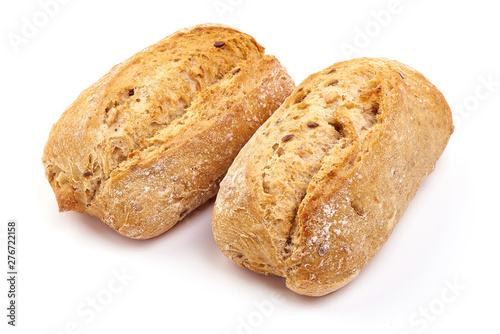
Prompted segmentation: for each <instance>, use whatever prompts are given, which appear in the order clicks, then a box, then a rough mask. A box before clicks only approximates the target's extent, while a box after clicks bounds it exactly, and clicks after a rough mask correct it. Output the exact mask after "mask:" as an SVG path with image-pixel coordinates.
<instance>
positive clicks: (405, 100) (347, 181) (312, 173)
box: [213, 58, 453, 296]
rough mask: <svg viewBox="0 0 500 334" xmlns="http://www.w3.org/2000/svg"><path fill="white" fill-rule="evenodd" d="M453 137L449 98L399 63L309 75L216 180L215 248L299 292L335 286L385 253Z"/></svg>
mask: <svg viewBox="0 0 500 334" xmlns="http://www.w3.org/2000/svg"><path fill="white" fill-rule="evenodd" d="M452 132H453V125H452V121H451V111H450V109H449V107H448V105H447V103H446V101H445V99H444V97H443V96H442V95H441V93H440V92H439V91H438V90H437V89H436V88H435V87H434V86H433V85H432V84H431V83H429V81H427V80H426V79H425V78H424V77H423V76H422V75H421V74H420V73H418V72H416V71H415V70H413V69H411V68H409V67H408V66H405V65H403V64H401V63H398V62H395V61H390V60H387V59H369V58H361V59H355V60H350V61H346V62H342V63H337V64H334V65H333V66H331V67H329V68H327V69H325V70H323V71H321V72H319V73H316V74H313V75H311V76H310V77H309V78H307V79H306V80H305V81H304V82H303V83H302V84H300V85H299V86H298V87H297V89H296V91H295V92H294V93H293V94H292V95H291V96H290V97H289V98H288V99H287V100H286V101H285V103H284V104H283V106H282V107H281V108H280V109H278V111H276V112H275V113H274V114H273V116H272V117H271V118H269V120H268V121H267V122H266V123H264V125H263V126H262V127H261V128H260V129H259V130H258V131H257V133H256V134H255V135H254V137H253V138H252V139H251V140H250V141H249V142H248V143H247V145H246V146H245V147H244V148H243V149H242V150H241V152H240V154H239V155H238V157H237V158H236V159H235V161H234V163H233V165H232V166H231V168H230V169H229V171H228V174H227V176H226V178H225V179H224V180H223V182H222V183H221V189H220V192H219V195H218V197H217V201H216V204H215V208H214V216H213V230H214V235H215V239H216V241H217V244H218V245H219V247H220V248H221V250H222V251H223V252H224V254H226V255H227V256H228V257H229V258H230V259H231V260H233V261H234V262H235V263H237V264H239V265H241V266H244V267H247V268H249V269H251V270H254V271H257V272H260V273H265V274H273V275H280V276H283V277H285V278H286V282H287V286H288V287H289V288H290V289H292V290H294V291H296V292H297V293H300V294H305V295H310V296H321V295H324V294H327V293H330V292H332V291H334V290H336V289H339V288H340V287H342V286H344V285H345V284H347V283H348V282H350V281H351V280H352V279H354V277H356V276H357V275H358V273H359V271H360V270H361V269H362V268H363V267H364V266H365V265H366V264H367V263H368V262H369V261H370V260H371V259H372V258H373V256H375V254H376V253H377V252H378V250H379V249H380V248H381V247H382V246H383V244H384V243H385V241H386V240H387V238H388V237H389V235H390V233H391V232H392V230H393V228H394V226H395V224H396V223H397V221H398V220H399V218H400V217H401V216H402V214H403V213H404V211H405V210H406V207H407V206H408V204H409V202H410V201H411V199H412V198H413V197H414V195H415V193H416V191H417V190H418V188H419V186H420V184H421V182H422V181H423V180H424V179H425V177H426V176H427V175H428V174H429V173H430V172H431V171H432V170H433V168H434V165H435V162H436V161H437V159H438V158H439V156H440V155H441V153H442V151H443V150H444V148H445V146H446V144H447V142H448V139H449V136H450V135H451V133H452ZM290 136H291V138H289V137H290ZM285 139H286V140H285Z"/></svg>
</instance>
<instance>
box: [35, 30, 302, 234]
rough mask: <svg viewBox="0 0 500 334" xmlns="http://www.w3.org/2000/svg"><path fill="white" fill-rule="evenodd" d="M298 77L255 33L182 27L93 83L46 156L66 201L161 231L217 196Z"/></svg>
mask: <svg viewBox="0 0 500 334" xmlns="http://www.w3.org/2000/svg"><path fill="white" fill-rule="evenodd" d="M294 87H295V85H294V83H293V81H292V80H291V78H290V77H289V76H288V74H287V72H286V70H285V68H284V67H283V66H281V64H280V63H279V62H278V60H277V59H276V58H274V57H273V56H268V55H264V48H263V47H262V46H260V45H259V44H258V43H257V42H256V41H255V40H254V39H253V38H252V37H251V36H249V35H247V34H244V33H242V32H240V31H238V30H235V29H232V28H229V27H226V26H222V25H199V26H195V27H192V28H186V29H183V30H180V31H178V32H176V33H174V34H172V35H170V36H168V37H166V38H165V39H163V40H162V41H160V42H159V43H157V44H155V45H153V46H150V47H148V48H146V49H145V50H143V51H141V52H139V53H138V54H136V55H134V56H133V57H131V58H130V59H128V60H126V61H125V62H123V63H121V64H119V65H117V66H115V67H114V68H113V69H112V70H111V71H110V72H109V73H108V74H106V75H105V76H104V77H103V78H101V79H100V80H99V81H97V82H96V83H94V84H93V85H92V86H90V87H89V88H88V89H86V90H85V91H83V92H82V93H81V94H80V96H79V97H78V98H77V100H76V101H75V102H74V103H73V104H72V105H71V106H70V107H69V108H68V109H67V110H66V111H65V112H64V114H63V115H62V116H61V118H60V119H59V120H58V122H57V123H56V124H54V126H53V128H52V130H51V132H50V136H49V139H48V141H47V144H46V146H45V150H44V153H43V158H42V161H43V164H44V166H45V174H46V177H47V179H48V180H49V182H50V184H51V186H52V188H53V190H54V193H55V195H56V198H57V202H58V204H59V209H60V211H69V210H73V211H78V212H82V213H86V214H90V215H93V216H96V217H98V218H100V219H102V220H103V221H104V222H105V223H106V224H107V225H109V226H110V227H112V228H113V229H115V230H117V231H118V232H120V233H121V234H123V235H126V236H128V237H132V238H138V239H146V238H151V237H154V236H157V235H159V234H161V233H163V232H165V231H167V230H168V229H169V228H171V227H172V226H173V225H175V224H176V223H177V222H178V221H180V220H181V219H182V218H184V217H185V216H186V215H187V214H188V213H189V212H191V211H192V210H194V209H195V208H196V207H197V206H199V205H201V204H202V203H204V202H205V201H206V200H208V199H209V198H211V197H212V196H214V195H215V194H216V192H217V190H218V187H219V182H220V180H221V179H222V177H223V176H224V174H225V173H226V171H227V169H228V167H229V165H230V164H231V162H232V160H233V159H234V157H235V156H236V154H237V153H238V151H239V150H240V149H241V147H242V146H243V145H244V144H245V143H246V142H247V141H248V139H249V138H250V137H251V136H252V134H253V133H254V132H255V131H256V130H257V128H258V127H259V126H260V125H261V124H262V123H263V122H264V121H265V120H266V119H267V118H268V117H269V116H270V115H271V114H272V113H273V112H274V111H275V110H276V109H277V108H278V107H279V105H280V104H281V103H282V102H283V101H284V100H285V98H286V97H287V96H288V95H290V93H291V92H292V91H293V89H294Z"/></svg>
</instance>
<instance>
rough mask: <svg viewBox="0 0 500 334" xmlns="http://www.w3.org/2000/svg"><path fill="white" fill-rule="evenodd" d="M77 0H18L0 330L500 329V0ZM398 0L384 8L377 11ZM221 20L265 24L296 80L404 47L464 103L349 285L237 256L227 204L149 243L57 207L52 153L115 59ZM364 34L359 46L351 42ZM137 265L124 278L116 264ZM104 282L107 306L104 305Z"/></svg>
mask: <svg viewBox="0 0 500 334" xmlns="http://www.w3.org/2000/svg"><path fill="white" fill-rule="evenodd" d="M44 1H48V0H44ZM61 2H62V0H61ZM67 2H68V3H67V4H61V5H59V8H58V10H57V12H56V13H55V14H54V15H53V17H50V18H49V19H48V20H47V22H43V15H44V14H40V12H41V11H42V7H41V5H40V4H39V3H38V2H37V1H34V0H23V1H2V6H1V11H0V22H1V23H0V25H1V30H2V31H1V39H0V45H1V53H0V57H1V59H0V74H1V76H0V77H1V79H0V85H1V86H0V91H1V97H2V101H1V120H0V126H1V143H2V151H1V166H0V168H1V172H0V178H1V188H0V196H1V198H0V208H1V212H0V222H1V233H2V234H0V236H1V237H2V239H1V242H2V245H1V248H0V253H1V255H0V261H1V262H2V263H1V265H0V268H2V271H1V272H2V273H1V274H0V278H1V280H0V282H1V284H0V309H1V310H2V311H0V313H1V314H0V319H1V324H0V328H1V329H0V332H2V333H5V332H6V331H5V329H8V333H43V334H48V333H53V334H55V333H221V334H222V333H231V334H232V333H282V332H288V333H386V334H387V333H389V334H392V333H394V334H402V333H410V334H413V333H470V332H474V333H478V332H480V333H498V330H499V327H500V326H499V324H498V313H499V311H500V307H499V306H498V300H499V299H500V291H499V284H498V280H499V275H498V270H497V268H496V267H497V266H498V255H499V253H500V224H499V217H498V213H497V210H498V206H499V204H498V200H499V195H498V189H499V188H500V182H499V177H498V159H497V158H496V157H498V152H499V149H498V143H499V140H498V133H497V131H498V124H500V116H499V115H500V114H499V105H500V85H499V82H500V68H499V65H498V64H499V62H498V60H499V59H500V48H499V42H498V38H499V33H500V23H499V22H500V20H499V19H498V10H497V9H495V7H494V4H495V1H491V0H476V1H437V0H419V1H417V0H414V1H410V0H400V1H399V6H396V10H394V8H393V7H392V6H391V5H390V3H391V1H389V0H377V1H368V0H365V1H270V0H267V1H251V0H221V1H213V0H205V1H201V0H200V1H180V0H178V1H153V0H142V1H129V0H120V1H118V0H116V1H98V0H86V1H82V0H72V1H67ZM220 3H222V4H226V5H227V6H229V7H226V9H225V11H224V12H222V13H220V12H219V13H218V12H217V11H216V9H215V7H214V5H216V4H219V5H220ZM389 9H391V10H392V11H393V14H391V15H390V17H387V16H382V18H384V19H385V21H384V22H382V23H383V24H381V23H377V21H376V19H375V16H377V15H374V14H373V13H381V11H388V10H389ZM34 16H35V18H37V19H38V20H39V21H37V22H38V24H39V25H43V26H42V27H40V28H39V30H38V32H37V33H36V34H34V36H28V37H29V38H26V40H25V42H26V43H24V44H22V45H19V46H18V48H17V49H18V50H17V51H16V48H15V47H13V45H12V44H11V42H10V41H9V37H8V36H10V37H11V38H12V36H13V34H17V35H21V33H22V27H23V25H25V24H26V23H25V22H26V21H25V20H28V21H30V22H33V20H34V18H33V17H34ZM378 16H379V20H380V15H378ZM40 20H41V21H40ZM207 22H220V23H225V24H229V25H232V26H235V27H237V28H239V29H241V30H243V31H244V32H247V33H249V34H251V35H253V36H254V37H255V38H256V40H257V41H258V42H259V43H261V44H262V45H264V46H265V47H266V48H267V52H268V53H270V54H274V55H276V56H277V57H278V59H280V61H281V62H282V63H283V64H284V65H285V66H286V67H287V68H288V71H289V73H290V74H291V76H292V77H293V78H294V80H295V81H296V83H297V84H298V83H300V82H301V81H302V80H303V79H304V78H305V77H306V76H307V75H308V74H311V73H314V72H316V71H319V70H321V69H323V68H325V67H327V66H329V65H331V64H333V63H334V62H336V61H340V60H345V59H348V58H353V57H359V56H384V57H388V58H392V59H396V60H399V61H401V62H404V63H406V64H408V65H410V66H412V67H414V68H416V69H417V70H419V71H420V72H422V73H423V74H424V75H426V76H427V77H428V78H429V79H430V80H431V81H432V82H433V83H434V84H435V85H436V86H437V87H438V88H439V89H440V90H441V91H442V92H443V94H444V95H445V97H446V98H447V100H448V102H449V103H450V105H451V106H452V109H453V111H454V112H455V120H456V131H455V133H454V134H453V136H452V138H451V140H450V143H449V145H448V147H447V149H446V151H445V153H444V154H443V156H442V157H441V159H440V161H439V162H438V164H437V168H436V170H435V172H434V173H433V174H431V176H429V178H428V179H427V180H426V181H425V182H424V184H423V185H422V187H421V189H420V190H419V192H418V194H417V196H416V198H415V199H414V201H413V202H412V203H411V205H410V207H409V208H408V210H407V212H406V213H405V215H404V217H403V218H402V219H401V221H400V223H399V224H398V226H397V227H396V229H395V231H394V233H393V235H392V236H391V238H390V239H389V241H388V242H387V244H386V245H385V246H384V248H383V249H382V251H381V252H380V253H379V254H378V255H377V256H376V258H375V259H374V260H373V261H372V262H371V263H370V264H369V265H368V266H367V267H366V268H365V269H364V270H363V271H362V273H361V274H360V276H359V277H358V278H357V279H356V280H354V281H353V282H352V283H350V284H349V285H348V286H346V287H345V288H343V289H341V290H339V291H338V292H335V293H332V294H330V295H328V296H326V297H322V298H310V297H303V296H299V295H296V294H294V293H293V292H291V291H288V290H287V289H286V288H285V287H284V282H283V280H282V279H280V278H272V277H265V276H261V275H258V274H254V273H253V272H250V271H248V270H245V269H242V268H239V267H237V266H236V265H234V264H232V263H231V262H230V261H229V260H228V259H226V258H225V257H224V256H223V255H222V253H221V252H220V251H219V249H218V248H217V246H216V244H215V242H214V240H213V237H212V232H211V222H210V218H211V213H212V206H213V202H210V203H208V204H206V205H204V206H203V207H201V208H200V209H198V210H197V211H196V212H195V213H193V214H191V215H190V216H189V217H188V218H187V219H185V221H183V222H182V223H180V224H178V225H177V226H176V227H175V228H173V229H172V230H171V231H169V232H168V233H166V234H164V235H162V236H160V237H158V238H155V239H153V240H149V241H136V240H130V239H127V238H125V237H122V236H120V235H119V234H117V233H116V232H114V231H112V230H111V229H109V228H108V227H106V226H105V225H104V224H103V223H102V222H100V221H99V220H98V219H94V218H92V217H87V216H84V215H81V214H76V213H58V210H57V204H56V201H55V199H54V196H53V193H52V190H51V188H50V186H49V184H48V182H47V181H46V180H45V177H44V174H43V166H42V164H41V155H42V151H43V147H44V144H45V141H46V139H47V137H48V134H49V130H50V128H51V126H52V124H53V123H54V122H56V121H57V119H58V118H59V116H60V114H61V113H62V112H63V111H64V110H65V108H66V107H67V106H68V105H69V104H70V103H71V102H72V101H73V100H74V99H75V98H76V97H77V95H78V94H79V93H80V91H82V90H83V89H85V88H86V87H88V86H89V85H90V84H92V83H93V82H94V81H96V80H98V79H99V78H100V77H101V76H102V75H104V74H105V73H106V72H107V71H109V69H110V68H111V67H112V66H113V65H115V64H116V63H119V62H121V61H123V60H125V59H126V58H128V57H129V56H131V55H133V54H134V53H136V52H138V51H140V50H141V49H143V48H144V47H146V46H148V45H150V44H153V43H155V42H157V41H158V40H160V39H161V38H163V37H164V36H166V35H168V34H170V33H172V32H174V31H176V30H178V29H180V28H182V27H186V26H191V25H195V24H199V23H207ZM363 30H364V31H368V33H369V36H368V38H365V39H363V38H362V37H361V33H360V31H363ZM347 44H349V45H351V46H353V47H356V48H357V49H358V50H355V51H353V52H352V53H348V52H344V51H342V49H341V46H342V45H343V46H346V45H347ZM351 51H352V50H351ZM488 80H490V81H493V82H494V84H485V83H484V82H485V81H488ZM8 219H16V220H17V221H18V223H19V224H18V225H19V226H18V231H19V242H18V254H19V261H18V264H19V267H18V270H19V274H20V275H19V283H18V307H19V308H18V327H16V328H14V329H13V328H11V327H10V326H7V325H6V322H7V318H6V316H5V314H6V313H7V311H6V306H7V296H6V295H7V285H6V280H5V278H4V277H5V275H6V274H5V272H6V269H5V268H6V242H5V232H6V223H7V220H8ZM122 271H125V274H126V276H127V278H126V281H125V283H123V282H122V283H120V281H115V278H114V277H115V275H116V273H118V272H122ZM110 284H111V290H110V287H109V285H110ZM450 284H451V285H454V284H455V285H456V284H458V285H459V286H460V287H459V288H458V290H456V291H455V292H454V291H453V290H449V288H448V286H449V285H450ZM118 290H119V291H118ZM112 291H114V292H112ZM276 294H278V295H280V300H279V302H278V300H276V298H274V299H273V298H272V296H274V295H276ZM92 298H97V300H98V303H101V304H100V305H98V306H99V310H100V311H99V312H97V311H91V310H92V308H91V306H90V305H89V304H88V303H89V302H90V301H91V300H92ZM103 303H104V304H105V305H104V306H102V304H103ZM256 303H260V304H259V305H264V307H265V308H266V309H265V310H264V311H263V310H262V309H261V308H259V306H257V304H256ZM101 306H102V309H101ZM425 312H427V315H424V314H426V313H425Z"/></svg>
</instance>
